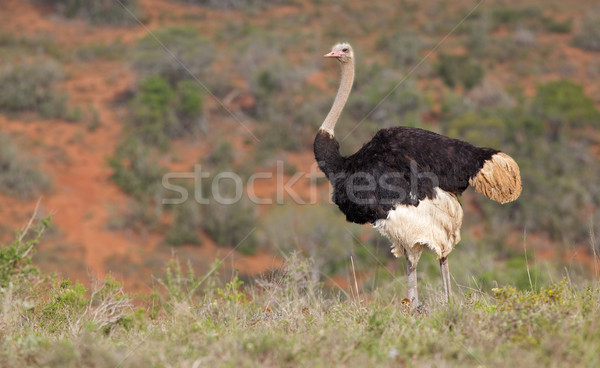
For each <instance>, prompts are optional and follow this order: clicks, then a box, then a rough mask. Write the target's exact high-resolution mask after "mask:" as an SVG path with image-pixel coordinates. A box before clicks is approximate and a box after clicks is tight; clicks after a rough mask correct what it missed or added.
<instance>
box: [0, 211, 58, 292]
mask: <svg viewBox="0 0 600 368" xmlns="http://www.w3.org/2000/svg"><path fill="white" fill-rule="evenodd" d="M34 215H35V212H34ZM32 221H33V219H32ZM49 226H50V217H47V218H45V219H43V220H41V221H40V222H39V223H38V224H37V225H36V226H35V227H34V228H31V227H30V226H27V227H26V228H25V229H24V230H22V231H18V232H17V234H16V236H15V240H14V241H13V242H12V243H10V244H7V245H5V244H0V285H2V286H3V287H4V286H7V285H8V284H9V283H10V282H12V281H15V278H20V277H23V276H27V275H29V274H37V273H38V272H39V271H38V270H37V268H36V267H35V266H33V265H32V264H31V256H32V255H33V253H34V252H35V247H36V245H38V244H39V242H40V240H41V239H42V235H43V234H44V231H46V229H47V228H48V227H49ZM29 231H32V232H33V233H35V234H34V235H33V236H31V234H29ZM0 295H1V294H0Z"/></svg>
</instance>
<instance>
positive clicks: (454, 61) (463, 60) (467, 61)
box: [437, 54, 485, 89]
mask: <svg viewBox="0 0 600 368" xmlns="http://www.w3.org/2000/svg"><path fill="white" fill-rule="evenodd" d="M437 71H438V74H439V75H440V77H441V78H442V80H443V81H444V83H446V85H448V87H454V86H458V85H461V86H463V87H464V88H466V89H471V88H473V87H475V86H476V85H478V84H479V83H480V82H481V79H482V78H483V76H484V74H485V72H484V70H483V68H482V67H481V65H479V63H477V62H476V61H475V60H472V59H471V58H470V57H469V56H468V55H447V54H442V55H440V61H439V64H438V66H437Z"/></svg>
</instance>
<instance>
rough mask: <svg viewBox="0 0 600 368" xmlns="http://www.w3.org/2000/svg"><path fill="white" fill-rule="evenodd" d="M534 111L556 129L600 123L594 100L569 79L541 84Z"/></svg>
mask: <svg viewBox="0 0 600 368" xmlns="http://www.w3.org/2000/svg"><path fill="white" fill-rule="evenodd" d="M532 111H533V113H534V114H535V116H537V117H538V118H541V119H544V120H546V121H547V122H548V123H549V124H550V125H551V127H552V129H553V130H554V131H556V130H557V129H560V128H561V127H562V126H567V127H582V126H584V125H592V126H598V125H599V124H600V111H598V109H596V106H595V104H594V101H593V100H592V99H591V98H589V97H588V96H586V95H585V93H584V91H583V87H582V86H580V85H578V84H576V83H574V82H572V81H569V80H559V81H554V82H549V83H545V84H542V85H539V86H538V88H537V94H536V96H535V98H534V100H533V103H532Z"/></svg>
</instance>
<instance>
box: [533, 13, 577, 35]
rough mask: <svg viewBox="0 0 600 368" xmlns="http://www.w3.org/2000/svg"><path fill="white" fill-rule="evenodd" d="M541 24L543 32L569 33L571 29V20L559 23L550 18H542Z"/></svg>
mask: <svg viewBox="0 0 600 368" xmlns="http://www.w3.org/2000/svg"><path fill="white" fill-rule="evenodd" d="M541 22H542V26H543V27H544V29H545V30H547V31H548V32H553V33H570V32H571V28H572V27H573V19H571V18H569V19H567V20H565V21H562V22H561V21H558V20H556V19H554V18H552V17H542V19H541Z"/></svg>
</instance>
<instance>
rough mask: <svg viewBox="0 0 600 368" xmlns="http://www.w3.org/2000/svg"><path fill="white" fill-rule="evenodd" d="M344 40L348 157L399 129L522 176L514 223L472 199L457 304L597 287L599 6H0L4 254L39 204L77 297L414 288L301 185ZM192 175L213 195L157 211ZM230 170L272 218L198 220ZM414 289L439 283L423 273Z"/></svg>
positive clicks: (293, 1) (499, 209)
mask: <svg viewBox="0 0 600 368" xmlns="http://www.w3.org/2000/svg"><path fill="white" fill-rule="evenodd" d="M339 41H348V42H351V43H352V45H353V47H354V50H355V55H356V68H357V70H356V73H357V75H356V79H355V84H354V89H353V92H352V95H351V96H350V100H349V101H348V104H347V105H346V109H345V111H344V113H343V115H342V117H341V119H340V122H339V124H338V126H337V128H336V129H337V131H336V133H337V137H338V139H339V140H340V141H341V145H342V151H343V153H346V154H348V153H352V152H354V151H355V150H357V149H358V148H360V147H361V145H362V143H364V142H366V141H368V140H369V139H370V138H371V137H372V135H373V134H374V133H375V132H376V131H377V130H378V129H381V128H385V127H390V126H396V125H408V126H416V127H422V128H426V129H429V130H433V131H435V132H439V133H442V134H445V135H448V136H451V137H455V138H461V139H465V140H468V141H469V142H471V143H473V144H476V145H480V146H492V147H495V148H499V149H501V150H503V151H505V152H507V153H509V154H510V155H511V156H513V157H514V158H515V159H516V160H517V162H518V163H519V165H520V167H521V173H522V176H523V187H524V190H523V194H522V195H521V197H520V198H519V200H517V201H516V202H514V203H511V204H507V205H499V204H497V203H495V202H491V201H490V200H488V199H486V198H484V197H483V196H480V195H476V194H475V193H474V192H473V191H472V190H471V189H469V190H468V191H467V192H465V194H464V196H463V198H462V204H463V207H464V209H465V219H464V226H463V231H462V241H461V242H460V243H459V244H458V245H457V248H456V249H455V251H454V252H453V253H452V254H451V255H450V257H449V260H450V265H451V267H450V269H451V272H452V274H453V277H454V281H455V282H456V283H457V284H458V285H462V286H464V287H466V288H476V289H484V290H489V289H490V288H492V287H494V286H496V285H498V284H500V285H502V284H512V285H516V286H517V287H518V288H530V287H531V286H532V285H533V286H535V285H542V284H546V283H547V282H549V281H551V280H553V281H556V280H559V279H560V278H561V277H562V275H563V274H564V273H565V271H566V273H567V274H568V275H569V277H570V278H571V279H573V280H577V279H579V280H589V279H598V278H599V269H598V268H599V266H598V265H599V262H600V261H599V259H598V254H600V228H599V226H598V225H599V219H600V211H599V206H600V132H599V131H598V127H599V126H600V110H599V108H600V6H597V5H593V4H592V2H590V1H587V0H575V1H569V2H568V3H566V2H564V1H559V0H547V1H541V0H518V1H517V0H504V1H471V0H469V1H466V0H458V1H457V0H420V1H417V0H414V1H413V0H405V1H378V2H372V1H369V2H367V1H359V0H341V1H336V2H335V3H333V2H329V1H307V0H271V1H267V0H222V1H218V0H95V1H81V0H2V1H1V2H0V86H1V89H0V127H1V132H0V240H1V241H3V242H7V241H9V240H10V239H11V238H12V237H13V233H14V229H18V228H20V227H22V226H23V225H24V224H26V223H27V221H28V220H29V218H30V217H31V216H32V214H33V212H34V208H35V206H36V203H37V202H38V199H40V198H41V200H40V205H39V210H38V211H37V215H36V216H38V217H44V216H47V215H52V225H51V229H50V230H51V231H49V233H48V234H47V235H46V236H45V238H44V241H43V243H42V244H41V245H40V247H39V249H38V250H37V253H36V255H35V257H34V262H35V263H36V264H37V265H39V266H40V267H41V268H42V269H44V270H46V271H55V272H59V273H61V274H62V275H63V276H66V277H70V278H73V279H77V280H80V281H82V282H84V283H88V282H89V280H90V279H91V278H93V277H102V276H103V275H105V274H106V273H111V274H113V275H114V276H115V277H116V278H117V279H118V280H123V281H125V286H126V288H128V289H130V290H137V291H142V292H143V291H151V289H152V287H153V285H154V283H155V280H156V277H161V276H162V275H164V273H165V267H166V265H167V263H168V261H169V259H171V258H173V257H178V258H179V259H180V260H182V261H184V262H186V263H187V262H188V261H189V264H190V265H191V267H193V268H194V269H196V270H197V271H198V272H201V273H202V272H207V271H208V270H209V268H210V266H211V264H213V262H214V261H215V259H219V260H222V262H223V266H222V269H221V272H223V273H224V274H227V277H229V274H231V273H232V272H239V274H240V277H241V278H242V279H244V280H247V281H250V280H252V279H253V277H255V276H256V275H257V274H260V273H264V272H268V271H269V270H272V269H276V268H277V267H279V266H280V265H281V262H282V259H284V258H285V256H286V255H287V254H290V253H292V252H299V253H300V254H302V255H304V256H307V257H313V258H314V259H315V263H314V265H315V266H314V268H315V269H314V270H313V272H314V275H315V276H316V277H319V278H320V279H321V280H323V281H324V282H325V283H326V284H327V285H332V286H333V285H338V286H341V287H346V286H347V285H348V283H349V282H350V281H351V280H353V277H354V276H353V272H352V270H351V259H352V260H353V262H354V266H355V273H356V275H357V276H358V278H359V280H360V282H361V284H362V287H363V288H367V289H368V288H374V287H377V286H378V285H380V284H381V283H383V282H386V281H387V280H390V279H392V278H394V277H397V276H404V274H405V272H404V260H395V259H393V257H392V256H391V254H390V251H389V247H390V244H389V242H388V241H387V240H386V239H383V238H381V237H380V236H379V235H378V233H377V232H376V231H375V230H373V229H371V228H370V227H368V226H358V225H355V224H350V223H347V222H345V220H344V216H343V215H342V214H341V213H340V212H339V211H338V210H337V208H336V207H335V206H334V205H331V204H330V203H329V200H328V198H329V184H328V183H327V182H326V180H324V178H323V177H322V176H318V175H317V176H311V177H310V178H309V177H308V175H307V173H310V172H311V170H313V171H314V157H313V153H312V140H313V138H314V135H315V133H316V131H317V129H318V127H319V126H320V124H321V123H322V120H323V119H324V117H325V115H326V113H327V111H328V110H329V107H330V106H331V103H332V101H333V97H334V96H335V93H336V90H337V86H338V79H339V67H338V65H337V63H336V62H333V61H332V60H327V59H323V58H322V55H323V54H325V53H326V52H328V51H329V50H330V48H331V46H332V45H333V44H334V43H336V42H339ZM198 165H201V166H198ZM195 167H196V168H197V167H201V168H202V172H203V176H202V177H201V178H200V179H199V181H200V183H201V184H202V185H201V188H200V186H199V185H198V183H194V181H193V180H190V179H189V175H188V177H187V179H186V178H182V179H178V180H173V181H171V182H172V183H173V184H175V183H176V184H177V185H179V186H182V187H185V188H188V189H189V193H190V197H189V199H188V200H187V201H185V202H184V203H183V204H178V205H165V204H163V199H165V198H172V197H173V196H175V197H177V196H178V195H177V193H176V192H173V191H172V190H167V189H165V187H164V185H163V184H162V179H163V176H164V175H165V174H167V173H191V172H194V168H195ZM223 172H232V173H235V174H236V175H238V176H239V178H240V179H241V180H242V182H243V183H248V182H250V181H251V180H249V179H250V178H252V177H253V175H254V177H255V178H256V175H255V174H256V173H262V174H261V175H262V176H260V180H258V179H257V180H255V181H254V185H253V187H252V190H253V193H254V194H256V196H258V197H260V198H261V199H269V198H271V199H272V200H273V202H274V203H275V204H256V203H253V201H252V200H250V199H249V197H248V195H247V193H246V192H244V193H243V195H242V198H241V200H239V201H236V202H235V203H234V204H219V203H217V202H216V201H210V203H209V204H201V203H198V201H196V200H194V185H195V186H196V188H199V189H198V190H196V192H197V194H198V195H200V196H202V197H204V198H211V189H212V185H213V184H214V182H215V180H214V179H215V177H216V176H217V175H219V173H223ZM204 174H206V175H204ZM269 175H271V176H269ZM183 176H185V174H184V175H183ZM277 178H279V179H277ZM295 178H296V179H295ZM217 182H218V184H219V185H218V188H217V189H218V190H219V191H220V193H223V195H224V196H226V197H227V196H228V197H234V196H235V194H236V193H235V188H233V187H231V185H229V186H228V184H231V182H230V181H229V182H228V181H226V180H220V181H217ZM281 183H283V184H286V183H287V184H289V188H288V190H285V191H282V190H281V189H282V188H281ZM278 188H279V189H278ZM315 188H316V189H315ZM315 193H316V194H317V195H316V197H315V198H316V200H312V198H313V196H314V194H315ZM298 198H301V199H302V200H303V201H304V202H313V203H311V204H299V203H297V202H301V201H298ZM254 202H256V201H254ZM419 272H420V277H421V278H423V279H431V280H432V282H433V283H438V282H439V283H441V277H440V276H439V275H438V273H439V271H438V265H437V261H436V259H435V256H434V255H433V253H431V252H425V253H424V254H423V257H422V259H421V262H420V265H419Z"/></svg>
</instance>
